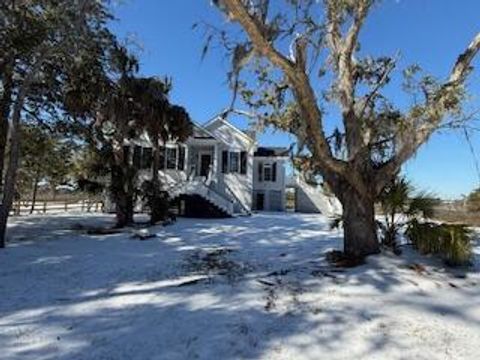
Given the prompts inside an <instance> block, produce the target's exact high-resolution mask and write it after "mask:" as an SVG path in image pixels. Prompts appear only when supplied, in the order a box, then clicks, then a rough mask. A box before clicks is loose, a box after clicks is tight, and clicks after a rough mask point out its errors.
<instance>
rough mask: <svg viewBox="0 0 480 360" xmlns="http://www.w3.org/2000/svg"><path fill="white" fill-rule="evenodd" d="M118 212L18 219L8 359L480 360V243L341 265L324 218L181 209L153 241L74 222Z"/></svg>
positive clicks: (11, 252) (3, 326)
mask: <svg viewBox="0 0 480 360" xmlns="http://www.w3.org/2000/svg"><path fill="white" fill-rule="evenodd" d="M112 221H113V218H112V217H111V216H110V215H93V214H64V215H55V216H52V215H49V216H29V217H20V218H13V219H12V222H11V224H10V237H11V238H12V243H10V244H9V247H8V248H7V249H5V250H2V251H0V294H2V296H1V297H0V358H1V359H22V360H24V359H62V360H63V359H65V360H67V359H68V360H70V359H129V360H130V359H169V360H170V359H319V358H325V359H411V358H415V359H478V358H480V346H479V345H480V276H479V272H478V270H479V269H480V261H479V258H480V244H477V246H476V249H475V252H476V265H475V267H474V268H472V269H469V270H468V271H465V270H455V271H453V270H448V269H445V268H444V267H443V266H441V264H440V263H439V262H437V261H436V260H434V259H429V258H424V257H420V256H418V255H416V254H414V253H413V251H412V250H410V249H408V248H405V251H404V254H403V255H402V256H401V257H397V256H395V255H389V254H385V255H380V256H375V257H372V258H370V259H369V260H368V262H367V264H366V265H363V266H360V267H356V268H353V269H347V270H343V271H341V270H339V269H332V268H331V267H330V266H329V265H328V264H327V263H326V261H325V260H324V257H323V254H324V253H325V252H326V251H328V250H330V249H335V248H341V233H339V232H338V231H336V230H335V231H334V230H330V229H329V226H328V223H329V222H328V220H327V219H326V218H324V217H322V216H321V215H313V214H312V215H305V214H269V213H264V214H256V215H254V216H252V217H238V218H233V219H202V220H199V219H179V220H178V222H177V223H176V224H174V225H172V226H167V227H164V228H163V227H155V228H151V229H149V231H150V233H156V234H157V236H156V237H154V238H149V239H147V240H145V241H140V240H138V239H134V237H132V234H134V233H135V232H137V230H135V231H133V230H127V231H125V232H124V233H120V234H112V235H103V236H90V235H87V234H86V233H84V232H82V231H80V230H71V229H72V228H76V229H81V227H80V226H78V224H84V225H86V224H88V225H91V226H93V225H95V226H100V225H102V226H104V225H108V224H111V223H112ZM413 264H421V265H422V267H420V271H414V270H413V269H412V268H411V265H413Z"/></svg>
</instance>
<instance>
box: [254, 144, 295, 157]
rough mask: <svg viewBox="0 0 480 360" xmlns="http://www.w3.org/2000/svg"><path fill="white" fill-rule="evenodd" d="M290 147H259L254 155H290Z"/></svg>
mask: <svg viewBox="0 0 480 360" xmlns="http://www.w3.org/2000/svg"><path fill="white" fill-rule="evenodd" d="M289 155H290V149H289V148H285V147H263V146H261V147H258V148H257V151H255V153H254V156H256V157H288V156H289Z"/></svg>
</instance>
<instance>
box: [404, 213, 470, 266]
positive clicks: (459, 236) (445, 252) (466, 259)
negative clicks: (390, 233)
mask: <svg viewBox="0 0 480 360" xmlns="http://www.w3.org/2000/svg"><path fill="white" fill-rule="evenodd" d="M405 235H406V236H407V237H408V238H409V239H410V240H411V241H412V244H413V247H414V248H415V249H417V250H418V251H419V252H420V253H422V254H435V255H439V256H440V257H441V258H442V259H443V260H444V261H445V263H446V264H447V265H449V266H464V265H469V264H470V261H471V258H472V236H473V234H472V231H471V230H470V229H469V228H468V227H467V226H466V225H462V224H435V223H428V222H426V223H420V222H418V221H417V220H416V219H414V220H412V221H410V222H409V223H408V226H407V230H406V232H405Z"/></svg>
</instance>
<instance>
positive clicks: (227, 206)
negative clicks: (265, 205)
mask: <svg viewBox="0 0 480 360" xmlns="http://www.w3.org/2000/svg"><path fill="white" fill-rule="evenodd" d="M168 194H169V196H170V198H171V199H172V200H174V199H176V198H178V197H179V196H181V195H196V196H200V197H202V198H203V199H205V200H206V201H208V202H210V203H211V204H212V205H214V206H215V207H216V208H217V209H218V210H220V211H221V212H223V213H225V214H226V215H228V216H234V205H233V201H232V200H230V199H227V198H226V197H225V196H223V195H222V194H220V193H218V192H217V191H215V190H214V189H212V188H211V187H210V186H209V183H208V181H206V180H205V179H204V178H194V179H189V180H186V181H184V182H181V183H179V184H176V185H174V186H172V187H171V188H170V189H169V190H168Z"/></svg>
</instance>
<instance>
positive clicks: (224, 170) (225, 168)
mask: <svg viewBox="0 0 480 360" xmlns="http://www.w3.org/2000/svg"><path fill="white" fill-rule="evenodd" d="M227 172H228V151H222V173H224V174H226V173H227Z"/></svg>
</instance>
